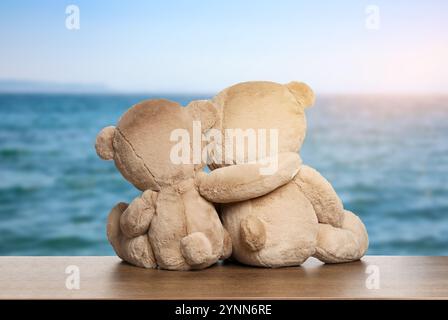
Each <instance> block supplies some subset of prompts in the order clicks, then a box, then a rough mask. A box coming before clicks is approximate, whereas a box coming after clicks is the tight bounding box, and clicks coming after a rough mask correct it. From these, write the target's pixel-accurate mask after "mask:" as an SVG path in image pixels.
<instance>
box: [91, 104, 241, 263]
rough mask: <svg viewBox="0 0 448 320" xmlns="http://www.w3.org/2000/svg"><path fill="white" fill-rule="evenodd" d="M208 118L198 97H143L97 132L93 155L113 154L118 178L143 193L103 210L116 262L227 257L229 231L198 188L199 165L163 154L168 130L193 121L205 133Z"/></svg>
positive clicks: (211, 117)
mask: <svg viewBox="0 0 448 320" xmlns="http://www.w3.org/2000/svg"><path fill="white" fill-rule="evenodd" d="M215 120H216V109H215V108H214V107H213V105H212V104H211V103H210V102H208V101H206V100H201V101H193V102H191V103H189V104H188V106H187V107H182V106H180V105H179V104H177V103H175V102H172V101H169V100H162V99H161V100H147V101H143V102H140V103H138V104H136V105H135V106H133V107H132V108H130V109H129V110H128V111H127V112H126V113H125V114H124V115H123V116H122V117H121V119H120V120H119V122H118V125H117V126H116V127H113V126H110V127H106V128H104V129H102V130H101V132H100V133H99V134H98V136H97V139H96V144H95V148H96V151H97V154H98V155H99V157H100V158H102V159H104V160H114V162H115V166H116V167H117V169H118V170H119V171H120V172H121V174H122V175H123V177H124V178H125V179H127V180H128V181H129V182H130V183H132V184H133V185H134V186H135V187H136V188H138V189H139V190H141V191H143V193H142V195H141V196H139V197H137V198H135V199H134V200H133V201H132V202H131V203H130V204H129V205H128V204H126V203H119V204H117V205H116V206H115V207H114V208H113V209H112V211H111V212H110V214H109V218H108V224H107V237H108V239H109V241H110V243H111V244H112V246H113V248H114V250H115V252H116V253H117V255H118V256H119V257H120V258H121V259H122V260H124V261H127V262H128V263H131V264H133V265H136V266H140V267H145V268H157V267H159V268H161V269H168V270H191V269H202V268H206V267H208V266H210V265H212V264H214V263H215V262H217V261H218V260H219V259H224V258H226V257H228V256H229V255H230V253H231V249H232V245H231V242H230V237H229V235H228V234H227V232H226V231H225V230H224V228H223V227H222V224H221V222H220V219H219V216H218V214H217V213H216V211H215V208H214V206H213V204H212V203H210V202H208V201H207V200H205V199H204V198H203V197H202V196H201V195H200V194H199V193H198V189H197V183H196V178H197V172H198V171H200V170H202V167H203V165H197V164H196V165H195V164H194V163H193V162H192V163H191V164H188V163H187V164H185V163H180V164H176V163H173V161H172V159H171V158H170V153H171V152H172V147H173V145H174V142H173V141H172V139H170V135H171V133H172V131H173V130H175V129H185V130H187V131H188V132H191V130H192V123H193V121H200V123H201V127H202V129H203V130H204V131H205V130H207V129H208V128H211V127H212V126H213V125H214V122H215Z"/></svg>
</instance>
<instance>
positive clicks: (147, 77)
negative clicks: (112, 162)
mask: <svg viewBox="0 0 448 320" xmlns="http://www.w3.org/2000/svg"><path fill="white" fill-rule="evenodd" d="M69 4H75V5H77V6H78V7H79V9H80V26H81V28H80V30H77V31H73V30H72V31H70V30H67V29H66V27H65V19H66V13H65V8H66V6H67V5H69ZM368 5H376V6H377V7H378V8H379V10H380V25H379V29H378V30H370V29H368V28H366V26H365V21H366V18H367V16H368V14H367V13H366V7H367V6H368ZM0 43H1V49H0V79H24V80H36V81H46V82H48V81H49V82H73V83H81V84H89V83H96V84H104V85H106V86H108V87H110V88H112V89H114V90H119V91H126V92H127V91H129V92H186V93H193V92H194V93H198V92H201V93H202V92H216V91H218V90H220V89H222V88H224V87H226V86H228V85H231V84H233V83H236V82H240V81H246V80H272V81H278V82H288V81H290V80H302V81H305V82H307V83H309V84H310V85H311V86H312V87H313V88H314V89H315V90H316V91H318V92H322V93H353V92H354V93H364V92H373V93H376V92H386V93H388V92H399V93H433V92H438V93H446V92H448V63H447V59H446V57H448V1H443V0H439V1H435V0H432V1H399V0H397V1H376V0H370V1H363V0H357V1H356V0H353V1H330V0H327V1H324V0H320V1H306V2H305V1H297V0H296V1H292V0H291V1H274V0H272V1H262V0H257V1H251V0H248V1H234V0H230V1H228V0H226V1H196V0H190V1H186V0H185V1H157V2H156V1H112V0H108V1H92V0H90V1H80V0H73V1H54V0H53V1H49V0H47V1H45V0H41V1H20V0H19V1H17V0H16V1H12V0H6V1H5V0H2V1H1V2H0Z"/></svg>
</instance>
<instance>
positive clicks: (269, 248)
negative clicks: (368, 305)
mask: <svg viewBox="0 0 448 320" xmlns="http://www.w3.org/2000/svg"><path fill="white" fill-rule="evenodd" d="M314 99H315V98H314V93H313V91H312V90H311V88H310V87H309V86H308V85H306V84H304V83H300V82H295V81H293V82H290V83H288V84H285V85H283V84H278V83H274V82H263V81H254V82H244V83H239V84H236V85H233V86H231V87H229V88H227V89H225V90H223V91H221V92H220V93H218V94H217V95H216V96H215V97H214V98H213V99H212V102H213V104H214V105H215V106H216V107H217V110H218V114H219V117H218V119H217V121H216V122H215V126H214V128H215V130H218V131H220V132H222V135H223V136H226V133H224V131H225V130H228V129H230V128H239V129H240V130H241V129H242V130H248V129H252V130H260V129H264V130H272V129H274V130H275V132H277V141H275V142H276V153H275V154H274V157H273V158H272V157H271V156H270V155H269V156H270V157H271V160H269V161H271V162H272V161H273V160H272V159H275V162H276V170H275V171H273V172H272V173H271V174H263V173H262V171H261V169H263V168H265V167H266V166H267V164H268V163H269V161H260V160H263V159H257V161H252V160H251V159H248V157H247V154H248V153H244V154H243V155H242V156H241V154H240V156H239V157H238V156H237V155H236V153H235V152H234V151H235V150H233V148H234V146H232V145H230V147H229V144H228V141H224V142H223V140H222V139H221V140H216V141H215V143H213V144H211V147H210V148H209V158H210V162H211V163H210V164H209V167H210V169H211V170H212V171H211V172H210V173H209V174H206V173H201V174H200V178H199V192H200V193H201V195H203V196H204V197H205V198H206V199H208V200H210V201H212V202H215V203H218V204H220V215H221V219H222V222H223V224H224V227H225V228H226V230H227V231H228V232H229V233H230V236H231V238H232V244H233V251H232V252H233V253H232V258H233V259H235V260H237V261H239V262H241V263H243V264H247V265H252V266H260V267H284V266H297V265H300V264H302V263H303V262H304V261H305V260H306V259H307V258H309V257H311V256H313V257H315V258H318V259H319V260H321V261H322V262H324V263H340V262H349V261H354V260H358V259H360V258H361V257H362V256H363V255H364V254H365V252H366V250H367V248H368V235H367V231H366V228H365V226H364V224H363V223H362V221H361V220H360V219H359V218H358V217H357V216H356V215H355V214H354V213H352V212H350V211H347V210H345V209H344V208H343V204H342V201H341V200H340V198H339V197H338V195H337V194H336V192H335V190H334V189H333V187H332V185H331V184H330V183H329V182H328V181H327V180H326V179H325V178H324V177H323V176H322V175H321V174H320V173H319V172H318V171H316V170H315V169H313V168H312V167H310V166H307V165H304V164H302V160H301V158H300V156H299V151H300V148H301V146H302V143H303V141H304V138H305V134H306V117H305V109H306V108H308V107H310V106H311V105H313V103H314ZM265 140H266V139H265ZM265 145H267V144H265ZM271 145H273V143H272V142H271ZM257 148H258V150H257ZM229 149H232V150H229ZM255 149H256V150H255V151H256V152H259V151H261V150H259V149H260V145H255ZM244 150H245V151H248V148H247V146H245V149H244ZM229 151H231V152H229ZM252 151H253V150H252ZM229 153H230V155H229ZM266 157H267V156H266ZM266 159H267V158H266ZM266 159H264V160H266Z"/></svg>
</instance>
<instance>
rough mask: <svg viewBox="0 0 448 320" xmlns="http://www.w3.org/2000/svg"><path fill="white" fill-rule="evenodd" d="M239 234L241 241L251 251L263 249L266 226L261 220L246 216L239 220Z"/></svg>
mask: <svg viewBox="0 0 448 320" xmlns="http://www.w3.org/2000/svg"><path fill="white" fill-rule="evenodd" d="M240 226H241V229H240V236H241V240H242V241H243V243H244V244H245V245H246V246H247V248H248V249H250V250H251V251H259V250H261V249H263V247H264V245H265V243H266V228H265V227H264V224H263V222H262V221H261V220H260V219H259V218H257V217H255V216H248V217H246V218H244V219H243V220H242V221H241V224H240Z"/></svg>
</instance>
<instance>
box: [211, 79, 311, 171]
mask: <svg viewBox="0 0 448 320" xmlns="http://www.w3.org/2000/svg"><path fill="white" fill-rule="evenodd" d="M212 101H213V103H214V104H215V105H216V106H217V108H218V111H219V113H220V119H219V123H218V124H217V125H216V126H217V127H219V128H220V129H221V130H223V131H224V130H226V129H230V128H239V129H242V130H247V129H254V130H258V129H265V130H271V129H275V130H276V131H277V132H278V153H282V152H299V151H300V148H301V146H302V143H303V141H304V139H305V133H306V118H305V109H306V108H307V107H309V106H311V105H313V103H314V93H313V91H312V90H311V88H310V87H309V86H308V85H306V84H305V83H300V82H296V81H293V82H290V83H288V84H279V83H275V82H267V81H253V82H243V83H239V84H236V85H233V86H231V87H229V88H227V89H224V90H223V91H221V92H220V93H218V94H217V95H216V96H215V97H214V98H213V100H212ZM268 144H269V141H268ZM225 147H226V146H225V145H223V146H220V148H222V149H225ZM268 147H269V146H268ZM223 152H224V153H226V156H227V154H228V153H227V152H226V150H224V151H223ZM234 162H236V160H235V161H234ZM218 167H219V165H218Z"/></svg>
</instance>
